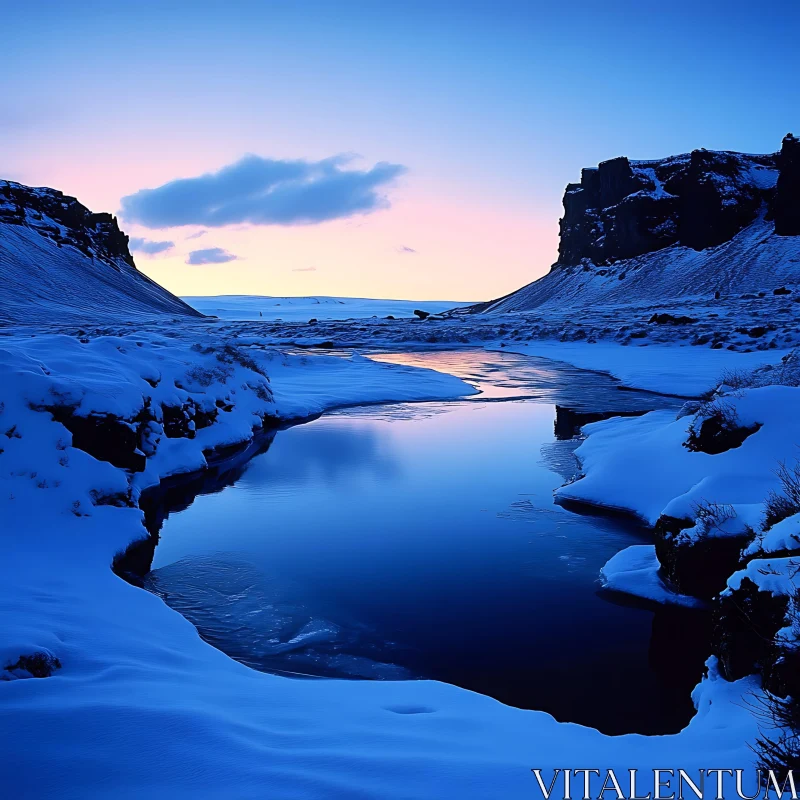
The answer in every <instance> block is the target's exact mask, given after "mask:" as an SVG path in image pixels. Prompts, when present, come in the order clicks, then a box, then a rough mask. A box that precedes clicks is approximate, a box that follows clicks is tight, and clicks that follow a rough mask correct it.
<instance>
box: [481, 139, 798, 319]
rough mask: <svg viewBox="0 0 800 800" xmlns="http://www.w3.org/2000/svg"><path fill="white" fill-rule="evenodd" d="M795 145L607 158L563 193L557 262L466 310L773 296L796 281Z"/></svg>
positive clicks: (786, 142) (790, 142)
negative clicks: (764, 151)
mask: <svg viewBox="0 0 800 800" xmlns="http://www.w3.org/2000/svg"><path fill="white" fill-rule="evenodd" d="M798 234H800V140H799V139H797V138H795V137H794V136H792V135H791V134H790V135H788V136H786V138H785V139H784V140H783V144H782V148H781V151H780V152H779V153H775V154H772V155H747V154H744V153H733V152H714V151H709V150H695V151H693V152H692V153H689V154H685V155H679V156H672V157H670V158H665V159H662V160H660V161H629V160H628V159H627V158H624V157H622V158H615V159H612V160H611V161H604V162H603V163H601V164H600V165H599V166H598V167H596V168H591V169H584V170H583V171H582V173H581V181H580V183H577V184H569V185H568V186H567V189H566V192H565V194H564V217H563V218H562V220H561V241H560V245H559V257H558V261H556V263H555V264H554V265H553V267H552V268H551V270H550V272H549V273H548V274H547V275H546V276H544V277H543V278H541V279H539V280H537V281H534V282H533V283H531V284H529V285H528V286H525V287H523V288H522V289H519V290H518V291H516V292H514V293H512V294H510V295H507V296H506V297H502V298H499V299H498V300H495V301H492V302H489V303H483V304H479V305H476V306H473V307H472V310H473V311H476V312H481V313H486V312H515V311H529V310H532V309H537V310H538V309H541V310H543V311H544V310H546V309H547V308H548V307H550V308H556V307H557V308H563V307H564V306H565V305H566V306H572V307H586V306H597V305H618V304H625V305H635V304H647V303H653V302H663V301H668V300H677V299H683V298H685V299H690V298H707V297H709V296H714V295H715V294H716V293H719V294H720V295H723V296H724V295H729V296H730V295H733V296H737V297H739V296H740V295H742V294H758V292H767V293H772V292H773V291H774V290H775V289H778V290H779V291H781V290H783V289H787V288H788V289H790V290H794V289H795V288H796V287H797V286H798V285H800V235H798Z"/></svg>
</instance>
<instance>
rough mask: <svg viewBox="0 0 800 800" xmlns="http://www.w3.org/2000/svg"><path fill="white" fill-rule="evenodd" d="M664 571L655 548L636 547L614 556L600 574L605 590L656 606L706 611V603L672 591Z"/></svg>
mask: <svg viewBox="0 0 800 800" xmlns="http://www.w3.org/2000/svg"><path fill="white" fill-rule="evenodd" d="M660 568H661V565H660V563H659V561H658V558H657V556H656V548H655V546H654V545H651V544H635V545H631V547H626V548H625V549H624V550H621V551H620V552H619V553H617V554H616V555H615V556H612V557H611V558H610V559H609V561H608V562H607V563H606V565H605V566H604V567H603V569H602V570H601V571H600V579H601V582H602V584H603V588H604V589H609V590H611V591H615V592H622V593H623V594H629V595H633V596H634V597H639V598H642V599H644V600H650V601H652V602H654V603H660V604H664V605H676V606H684V607H686V608H704V607H705V603H703V601H702V600H698V599H697V598H695V597H690V596H689V595H685V594H679V593H678V592H675V591H674V590H673V589H671V588H670V587H669V586H668V585H667V584H666V583H665V582H664V580H663V579H662V577H661V575H660V574H659V570H660Z"/></svg>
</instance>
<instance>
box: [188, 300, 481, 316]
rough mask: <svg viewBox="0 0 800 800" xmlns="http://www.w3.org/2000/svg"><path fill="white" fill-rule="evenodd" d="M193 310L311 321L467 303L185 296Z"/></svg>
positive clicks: (408, 312)
mask: <svg viewBox="0 0 800 800" xmlns="http://www.w3.org/2000/svg"><path fill="white" fill-rule="evenodd" d="M183 299H184V300H185V301H186V302H187V303H189V305H191V306H192V308H196V309H197V310H198V311H201V312H202V313H203V314H208V315H209V316H215V317H219V318H220V319H235V320H259V319H264V320H269V321H270V322H275V321H278V320H280V321H283V322H308V321H309V320H310V319H317V320H331V319H332V320H345V319H368V318H370V317H373V316H377V317H387V316H392V317H395V318H397V319H399V318H401V317H413V316H414V310H415V309H421V310H422V311H427V312H428V313H429V314H438V313H440V312H442V311H447V310H449V309H451V308H456V307H458V306H465V305H468V304H467V303H456V302H452V301H447V300H377V299H371V298H361V297H323V296H317V295H314V296H310V297H262V296H260V295H246V294H245V295H235V294H234V295H220V296H217V297H184V298H183Z"/></svg>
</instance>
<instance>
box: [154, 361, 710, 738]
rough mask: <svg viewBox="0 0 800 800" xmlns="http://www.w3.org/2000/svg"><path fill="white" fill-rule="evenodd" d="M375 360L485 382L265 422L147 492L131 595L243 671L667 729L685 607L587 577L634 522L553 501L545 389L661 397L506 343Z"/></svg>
mask: <svg viewBox="0 0 800 800" xmlns="http://www.w3.org/2000/svg"><path fill="white" fill-rule="evenodd" d="M383 358H385V359H386V360H390V359H391V360H404V361H405V363H411V362H415V363H420V362H424V363H425V364H427V365H437V366H438V367H439V368H444V367H445V366H446V367H447V370H448V371H451V372H457V373H460V374H463V375H469V376H470V377H471V378H472V380H473V381H475V382H478V383H479V384H480V385H482V386H485V387H486V388H488V389H490V391H488V392H487V393H486V394H484V395H482V396H478V399H476V400H469V401H463V402H456V403H421V404H400V405H393V406H377V407H363V408H357V409H350V410H344V411H339V412H337V413H333V414H330V415H326V416H323V417H322V418H320V419H317V420H315V421H313V422H310V423H308V424H304V425H298V426H295V427H292V428H289V429H287V430H282V431H279V432H277V433H276V434H275V435H274V438H272V439H271V441H266V442H265V443H264V447H265V448H266V449H265V451H264V452H262V453H261V454H260V455H257V456H255V457H254V458H252V459H251V460H250V461H248V462H247V463H246V464H244V465H241V464H240V465H238V466H237V467H236V468H234V469H232V470H231V472H230V473H229V474H225V475H221V476H215V477H214V478H213V479H212V480H211V481H208V480H207V481H206V483H205V485H203V486H202V487H195V489H193V490H192V493H193V492H194V491H195V490H196V489H197V488H199V489H200V491H201V492H207V493H201V494H200V495H199V496H197V497H195V498H194V499H193V502H190V501H191V497H186V496H184V497H183V498H182V499H181V498H177V499H176V498H175V497H174V496H173V497H171V498H170V497H167V498H166V499H165V500H164V503H165V505H164V506H162V507H161V508H160V509H159V510H158V513H156V514H155V515H154V516H156V517H158V518H159V520H160V519H162V518H163V517H164V516H165V515H166V519H165V521H164V522H163V526H162V528H161V537H160V543H159V545H158V547H157V548H156V551H155V557H154V560H153V565H152V569H153V571H152V572H151V573H150V575H149V576H148V579H147V585H148V588H150V589H151V590H153V591H157V592H158V593H159V594H161V595H162V596H163V597H164V598H165V600H166V601H167V602H168V603H169V604H170V605H171V606H173V607H174V608H176V609H178V610H179V611H181V612H182V613H183V614H184V615H185V616H187V617H188V618H189V619H190V620H191V621H192V622H194V624H195V625H197V627H198V629H199V630H200V632H201V634H202V635H203V636H204V637H205V638H207V639H208V640H209V641H211V642H212V643H213V644H215V645H216V646H217V647H219V648H220V649H222V650H224V651H226V652H228V653H229V654H230V655H231V656H233V657H234V658H237V659H239V660H241V661H243V662H244V663H247V664H249V665H250V666H253V667H255V668H257V669H263V670H268V671H275V672H282V673H287V674H298V675H311V676H333V677H349V678H374V679H397V678H401V679H402V678H405V679H409V678H435V679H438V680H443V681H447V682H449V683H453V684H457V685H459V686H463V687H466V688H469V689H472V690H474V691H478V692H482V693H484V694H487V695H491V696H492V697H495V698H497V699H498V700H501V701H502V702H505V703H509V704H511V705H516V706H520V707H523V708H536V709H542V710H545V711H548V712H550V713H552V714H553V715H554V716H556V717H557V718H558V719H561V720H568V721H575V722H581V723H584V724H589V725H593V726H595V727H599V728H600V729H601V730H604V731H606V732H609V733H623V732H629V731H638V732H642V733H656V732H672V731H677V730H679V729H680V728H681V727H683V726H684V725H685V724H686V722H688V719H689V718H690V716H691V714H692V706H691V702H690V699H689V693H690V691H691V688H692V686H693V685H694V684H695V683H696V682H697V680H698V679H699V677H700V675H701V672H702V662H703V660H704V657H705V655H707V652H706V648H705V631H704V625H705V618H704V617H703V616H702V615H698V614H697V613H696V612H687V611H681V610H668V609H664V610H661V611H657V612H654V611H653V610H650V609H647V608H642V607H637V606H636V605H634V604H630V603H621V602H620V601H619V600H618V599H617V598H613V597H608V596H607V595H605V594H604V593H603V592H601V591H600V590H599V585H598V582H597V578H598V572H599V570H600V568H601V567H602V565H603V564H604V563H605V562H606V561H607V560H608V559H609V558H610V557H611V556H612V555H613V554H614V553H616V552H617V551H619V550H621V549H622V548H624V547H627V546H628V545H631V544H637V543H641V542H646V541H648V540H649V534H648V533H647V532H646V531H643V530H641V529H640V528H638V527H637V526H635V525H633V524H632V523H629V522H625V521H622V520H620V519H618V518H607V517H594V516H581V515H577V514H574V513H571V512H570V511H567V510H565V509H562V508H560V507H559V506H557V505H555V504H554V503H553V497H552V493H553V490H554V489H555V488H556V487H557V486H559V485H560V484H561V483H563V481H564V479H565V478H566V477H569V475H570V474H571V473H572V472H574V471H575V461H574V458H573V457H572V455H571V453H572V450H573V449H574V447H575V444H576V442H575V441H570V440H564V439H563V437H564V435H565V431H567V432H571V430H570V429H571V424H572V422H574V419H573V418H572V417H571V416H570V414H569V413H568V412H565V411H564V410H563V408H561V409H559V410H558V416H559V418H560V423H561V424H560V426H556V421H557V420H556V415H557V410H556V405H557V404H559V403H560V401H569V402H570V403H571V406H572V408H575V409H577V410H578V411H580V412H586V411H588V410H590V409H591V410H594V411H606V412H607V411H612V410H618V411H627V412H630V411H633V410H639V411H640V410H643V409H645V408H650V407H653V406H663V405H664V404H670V403H673V402H674V401H672V400H665V399H664V398H660V397H656V396H653V395H645V394H639V393H632V392H621V391H619V389H617V388H616V385H615V384H614V383H613V382H612V381H611V380H610V379H609V378H607V377H605V376H600V375H597V374H594V373H587V372H581V371H579V370H575V369H574V368H570V367H566V366H565V365H558V364H553V363H552V362H545V361H543V360H531V359H525V358H523V357H518V356H506V355H500V354H497V355H495V354H488V355H487V354H486V353H471V352H466V353H456V354H453V353H449V354H448V353H430V354H414V355H408V354H406V355H386V356H383ZM487 395H488V397H487ZM503 396H505V397H525V398H527V399H524V400H506V401H505V402H498V401H497V400H499V399H500V397H503ZM573 416H574V415H573ZM565 419H566V420H567V423H565V422H564V420H565ZM554 427H556V428H559V429H560V436H561V437H562V439H561V440H559V438H557V437H556V435H555V433H554Z"/></svg>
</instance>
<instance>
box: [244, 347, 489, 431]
mask: <svg viewBox="0 0 800 800" xmlns="http://www.w3.org/2000/svg"><path fill="white" fill-rule="evenodd" d="M254 358H255V359H256V360H257V361H258V363H259V365H261V366H263V367H264V368H265V369H266V370H267V372H268V373H269V374H270V375H271V376H272V379H273V384H274V397H275V407H276V413H278V414H279V415H281V416H285V417H304V416H310V415H312V414H320V413H322V412H323V411H325V410H326V409H330V408H338V407H340V406H348V405H356V404H358V405H364V404H367V403H385V402H419V401H421V400H446V399H452V398H455V397H464V396H468V395H471V394H477V392H478V389H476V388H474V387H471V386H469V385H467V384H465V383H464V382H463V381H462V380H460V379H459V378H456V377H454V376H452V375H448V374H447V373H444V372H436V371H434V370H430V369H422V368H419V367H407V366H403V365H400V364H396V365H389V364H387V363H385V362H379V361H373V360H372V359H370V358H367V357H365V356H363V355H360V354H358V353H354V352H347V353H341V354H338V355H330V354H323V353H319V352H308V353H279V352H276V351H274V350H269V351H266V352H265V353H264V354H263V355H260V354H258V353H256V354H254Z"/></svg>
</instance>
